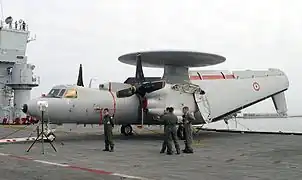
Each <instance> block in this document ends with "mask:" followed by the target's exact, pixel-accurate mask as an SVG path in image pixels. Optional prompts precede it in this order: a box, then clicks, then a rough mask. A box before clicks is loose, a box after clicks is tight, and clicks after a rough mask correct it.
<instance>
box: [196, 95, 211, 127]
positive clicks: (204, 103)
mask: <svg viewBox="0 0 302 180" xmlns="http://www.w3.org/2000/svg"><path fill="white" fill-rule="evenodd" d="M194 99H195V102H196V104H197V107H198V110H199V112H200V115H201V116H202V118H203V119H204V121H205V122H206V123H210V122H212V119H211V107H210V104H209V101H208V99H207V96H206V94H205V92H204V91H202V90H201V91H196V92H195V93H194Z"/></svg>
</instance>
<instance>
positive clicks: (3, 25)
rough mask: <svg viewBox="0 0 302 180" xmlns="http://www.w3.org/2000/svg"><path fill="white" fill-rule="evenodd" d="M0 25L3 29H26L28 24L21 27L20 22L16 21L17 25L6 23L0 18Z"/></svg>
mask: <svg viewBox="0 0 302 180" xmlns="http://www.w3.org/2000/svg"><path fill="white" fill-rule="evenodd" d="M0 27H1V28H4V29H13V30H17V31H28V25H27V24H25V27H24V28H23V25H22V23H19V22H17V25H16V24H15V23H10V24H6V23H5V22H4V21H3V20H1V22H0Z"/></svg>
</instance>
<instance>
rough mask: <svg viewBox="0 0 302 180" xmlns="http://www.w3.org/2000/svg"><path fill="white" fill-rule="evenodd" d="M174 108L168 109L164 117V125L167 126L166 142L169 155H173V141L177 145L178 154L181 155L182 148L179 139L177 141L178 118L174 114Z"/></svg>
mask: <svg viewBox="0 0 302 180" xmlns="http://www.w3.org/2000/svg"><path fill="white" fill-rule="evenodd" d="M173 112H174V108H173V107H170V108H169V109H168V113H167V114H166V115H164V116H163V117H162V119H163V121H164V124H165V125H166V133H165V140H166V141H167V154H168V155H171V154H173V151H172V140H173V142H174V145H175V149H176V153H177V154H180V148H179V144H178V139H177V135H176V133H177V129H176V125H177V121H178V118H177V116H176V115H175V114H174V113H173Z"/></svg>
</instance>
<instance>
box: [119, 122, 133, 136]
mask: <svg viewBox="0 0 302 180" xmlns="http://www.w3.org/2000/svg"><path fill="white" fill-rule="evenodd" d="M121 133H122V134H124V135H125V136H130V135H133V129H132V127H131V125H130V124H127V125H122V127H121Z"/></svg>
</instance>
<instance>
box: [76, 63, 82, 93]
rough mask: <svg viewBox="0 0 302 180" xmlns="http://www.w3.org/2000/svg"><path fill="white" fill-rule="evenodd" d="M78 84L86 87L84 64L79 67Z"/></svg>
mask: <svg viewBox="0 0 302 180" xmlns="http://www.w3.org/2000/svg"><path fill="white" fill-rule="evenodd" d="M77 85H78V86H83V87H84V82H83V69H82V64H80V69H79V74H78V82H77Z"/></svg>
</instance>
